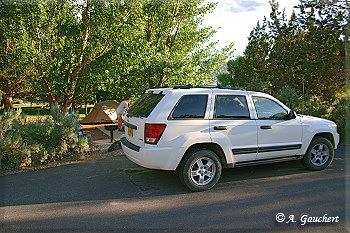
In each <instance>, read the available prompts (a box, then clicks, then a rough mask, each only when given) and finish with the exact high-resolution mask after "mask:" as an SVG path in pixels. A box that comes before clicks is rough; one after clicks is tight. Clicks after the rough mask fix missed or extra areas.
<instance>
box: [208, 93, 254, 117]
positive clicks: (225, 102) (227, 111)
mask: <svg viewBox="0 0 350 233" xmlns="http://www.w3.org/2000/svg"><path fill="white" fill-rule="evenodd" d="M214 118H215V119H250V115H249V109H248V104H247V100H246V97H245V96H240V95H217V96H216V97H215V112H214Z"/></svg>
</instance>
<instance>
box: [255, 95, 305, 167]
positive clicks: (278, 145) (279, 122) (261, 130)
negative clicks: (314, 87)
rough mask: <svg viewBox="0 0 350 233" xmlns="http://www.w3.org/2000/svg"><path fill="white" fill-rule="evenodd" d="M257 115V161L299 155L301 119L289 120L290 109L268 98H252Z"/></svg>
mask: <svg viewBox="0 0 350 233" xmlns="http://www.w3.org/2000/svg"><path fill="white" fill-rule="evenodd" d="M252 100H253V102H254V105H255V109H256V113H257V120H256V123H257V130H258V157H257V160H262V159H269V158H279V157H288V156H293V155H297V154H298V153H299V152H300V149H301V146H302V125H301V121H300V119H299V117H295V118H294V119H289V118H288V109H286V108H285V107H283V106H282V105H281V104H280V103H278V101H277V100H274V99H271V98H269V97H266V96H252Z"/></svg>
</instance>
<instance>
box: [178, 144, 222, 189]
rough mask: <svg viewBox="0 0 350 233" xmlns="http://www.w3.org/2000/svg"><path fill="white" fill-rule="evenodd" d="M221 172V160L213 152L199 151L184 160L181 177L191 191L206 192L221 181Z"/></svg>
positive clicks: (181, 165) (180, 172)
mask: <svg viewBox="0 0 350 233" xmlns="http://www.w3.org/2000/svg"><path fill="white" fill-rule="evenodd" d="M221 171H222V165H221V162H220V158H219V157H218V156H217V155H216V154H215V153H214V152H213V151H211V150H207V149H199V150H196V151H194V152H192V153H191V154H190V155H189V156H186V157H185V158H184V160H183V161H182V163H181V164H180V168H179V177H180V180H181V181H182V183H183V184H184V185H185V186H187V187H188V188H189V189H190V190H192V191H205V190H209V189H211V188H212V187H214V185H215V184H216V183H217V182H218V181H219V179H220V176H221Z"/></svg>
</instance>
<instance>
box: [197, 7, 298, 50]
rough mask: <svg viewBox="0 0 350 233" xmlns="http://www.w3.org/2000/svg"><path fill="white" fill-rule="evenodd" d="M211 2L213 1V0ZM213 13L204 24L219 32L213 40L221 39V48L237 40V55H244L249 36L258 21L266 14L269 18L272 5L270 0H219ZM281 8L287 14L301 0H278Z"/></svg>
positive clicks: (219, 45) (289, 13)
mask: <svg viewBox="0 0 350 233" xmlns="http://www.w3.org/2000/svg"><path fill="white" fill-rule="evenodd" d="M210 2H213V0H211V1H210ZM217 2H218V5H217V6H216V9H215V10H214V12H213V13H210V14H207V15H205V17H204V22H203V26H212V27H213V28H214V29H215V30H217V33H216V34H215V36H214V37H213V38H212V40H211V41H219V44H218V45H217V48H218V49H220V48H222V47H224V46H227V45H229V44H230V43H231V42H232V41H234V42H235V45H234V48H235V49H236V51H235V53H234V54H235V56H237V55H242V54H243V52H244V50H245V47H246V46H247V44H248V36H249V34H250V32H251V31H252V29H253V28H254V27H255V26H256V24H257V22H258V21H260V22H262V20H263V19H264V16H266V18H267V19H269V15H270V12H271V7H270V4H269V0H217ZM278 2H279V10H280V11H282V10H283V9H285V13H286V14H287V16H290V15H291V13H292V11H293V6H296V5H298V3H299V0H278Z"/></svg>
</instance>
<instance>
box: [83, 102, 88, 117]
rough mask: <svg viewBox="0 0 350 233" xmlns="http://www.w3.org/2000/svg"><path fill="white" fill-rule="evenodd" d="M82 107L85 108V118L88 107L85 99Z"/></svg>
mask: <svg viewBox="0 0 350 233" xmlns="http://www.w3.org/2000/svg"><path fill="white" fill-rule="evenodd" d="M84 107H85V117H87V114H88V107H87V102H86V99H85V101H84Z"/></svg>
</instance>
